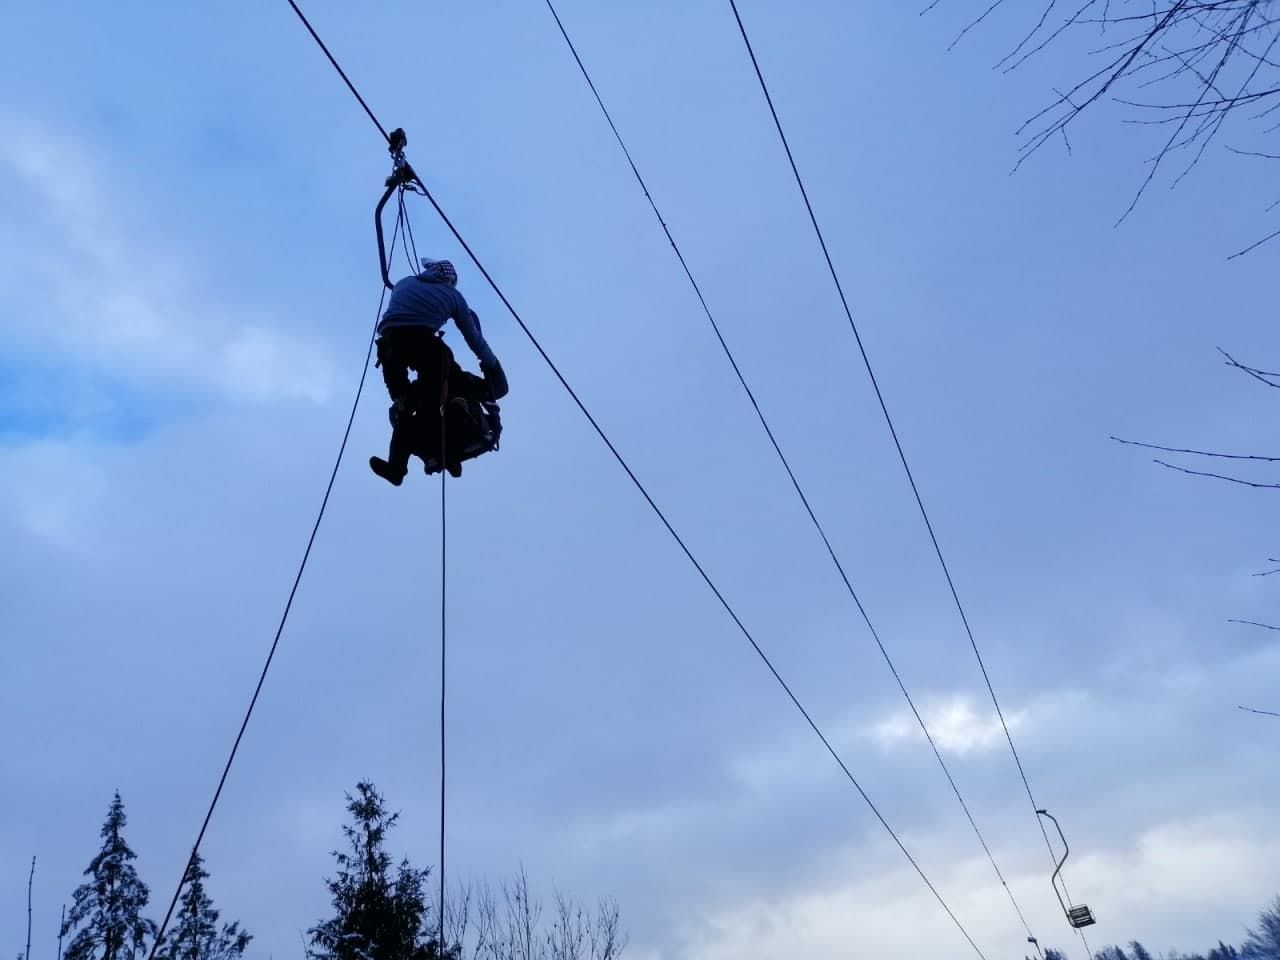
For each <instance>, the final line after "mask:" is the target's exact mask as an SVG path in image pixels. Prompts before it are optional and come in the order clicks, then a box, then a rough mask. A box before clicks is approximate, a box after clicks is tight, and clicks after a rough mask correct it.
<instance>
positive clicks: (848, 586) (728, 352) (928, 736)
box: [545, 0, 1032, 937]
mask: <svg viewBox="0 0 1280 960" xmlns="http://www.w3.org/2000/svg"><path fill="white" fill-rule="evenodd" d="M545 2H546V5H547V9H548V10H549V11H550V12H551V16H552V17H553V18H554V19H555V22H556V26H557V27H559V29H560V35H561V36H562V37H563V38H564V42H565V43H566V44H567V45H568V48H569V52H570V53H571V54H572V55H573V59H574V62H576V63H577V65H578V69H579V71H581V73H582V77H583V79H584V80H585V81H586V83H587V86H588V87H589V88H590V90H591V93H592V95H593V96H594V97H595V100H596V103H597V104H598V105H599V107H600V112H601V113H603V114H604V118H605V120H606V121H607V122H608V124H609V129H610V130H612V131H613V136H614V139H616V140H617V141H618V146H619V147H620V148H621V149H622V152H623V154H624V155H625V156H626V158H627V163H628V164H629V165H630V167H631V172H632V173H633V174H634V175H635V178H636V182H637V183H639V185H640V189H641V190H642V191H643V192H644V197H645V199H646V200H647V201H648V202H649V207H650V209H652V210H653V215H654V217H656V218H657V220H658V224H659V225H660V226H661V227H662V231H663V233H665V234H666V237H667V242H668V243H670V244H671V249H672V251H674V253H675V256H676V259H677V260H678V261H679V262H680V266H681V268H682V269H683V270H684V275H685V276H686V277H687V278H688V280H689V285H690V286H691V287H692V288H693V292H694V294H696V295H697V298H698V302H699V303H700V304H701V305H702V312H703V313H704V314H705V315H706V317H707V321H708V322H709V323H710V324H711V329H712V330H713V331H714V332H715V335H716V339H717V340H718V341H719V343H720V347H721V349H722V350H723V351H724V355H725V358H726V359H727V360H728V361H729V365H730V367H732V368H733V372H734V374H735V375H736V376H737V378H738V383H739V384H741V385H742V389H743V392H744V393H745V394H746V396H747V399H748V400H749V401H750V402H751V407H752V409H753V410H754V411H755V414H756V417H757V418H758V419H759V421H760V426H761V427H762V428H763V429H764V432H765V435H766V436H767V437H768V438H769V443H770V444H771V445H772V447H773V451H774V453H775V454H777V457H778V460H779V461H780V462H781V464H782V467H783V469H784V470H785V471H786V473H787V477H788V478H789V479H790V481H791V486H792V487H793V488H794V489H795V491H796V495H797V496H798V497H799V498H800V502H801V504H803V506H804V510H805V513H807V514H808V515H809V519H810V520H811V521H812V523H813V526H814V528H815V529H816V530H817V532H818V535H819V536H820V537H821V538H822V543H823V546H824V547H826V551H827V554H828V556H830V558H831V562H832V563H833V564H834V565H835V568H836V572H837V573H838V574H839V575H840V579H841V581H843V583H844V586H845V590H846V591H848V594H849V596H850V597H851V598H852V599H853V602H854V604H855V605H856V606H857V608H858V613H860V614H861V615H862V619H863V621H864V622H865V623H866V625H867V629H868V631H870V633H871V636H872V638H873V639H874V640H875V643H876V646H877V647H878V648H879V650H880V655H881V656H882V657H883V658H884V662H885V664H886V665H887V666H888V668H889V672H890V673H892V674H893V679H894V680H895V681H896V682H897V684H898V689H899V690H900V691H901V692H902V696H903V698H904V699H905V700H906V702H907V706H908V707H910V709H911V713H912V715H913V716H914V717H915V719H916V723H917V724H919V726H920V730H921V732H923V734H924V737H925V740H927V741H928V743H929V747H930V749H932V750H933V755H934V757H936V758H937V761H938V764H939V766H941V768H942V772H943V774H944V775H945V776H946V778H947V783H949V784H950V785H951V790H952V792H953V793H954V794H955V797H956V800H957V801H959V803H960V807H961V809H962V810H963V811H964V815H965V817H966V819H967V820H968V821H969V825H970V827H972V828H973V832H974V834H975V835H976V836H977V838H978V843H979V844H981V845H982V849H983V851H984V852H985V853H986V855H987V860H988V861H990V863H991V867H992V869H993V870H994V871H995V874H996V878H997V879H998V880H999V882H1000V885H1001V886H1002V887H1003V888H1004V890H1005V893H1006V894H1008V896H1009V902H1010V903H1011V904H1012V905H1013V909H1014V912H1015V913H1017V915H1018V919H1019V920H1020V921H1021V922H1022V926H1023V927H1024V928H1025V929H1026V931H1027V936H1028V937H1030V936H1032V932H1031V927H1030V925H1029V924H1028V923H1027V919H1026V917H1025V916H1024V915H1023V913H1022V908H1021V907H1020V906H1019V905H1018V901H1017V899H1016V898H1015V897H1014V895H1013V891H1012V889H1010V887H1009V884H1008V883H1007V882H1006V881H1005V878H1004V874H1003V873H1002V872H1001V870H1000V867H999V865H998V864H997V863H996V859H995V855H994V854H993V853H992V852H991V848H990V846H989V845H988V844H987V840H986V838H985V837H984V836H983V834H982V830H981V829H980V828H979V827H978V823H977V821H976V820H975V819H974V816H973V813H972V812H971V811H970V809H969V805H968V803H967V802H966V801H965V799H964V796H963V795H962V794H961V793H960V787H959V786H958V785H957V784H956V781H955V778H954V776H953V775H952V773H951V770H950V768H949V767H948V766H947V762H946V761H945V760H944V759H943V757H942V753H941V751H940V750H939V749H938V746H937V744H936V743H935V742H934V739H933V734H932V733H931V732H930V730H929V727H928V725H927V724H926V723H925V721H924V717H923V716H922V715H921V714H920V711H919V710H918V709H917V708H916V705H915V701H914V700H913V699H912V697H911V694H910V693H909V692H908V691H907V687H906V684H905V683H904V682H903V680H902V677H901V675H900V674H899V673H898V668H897V666H896V665H895V664H894V662H893V658H892V657H891V656H890V655H889V651H888V649H887V648H886V647H885V645H884V643H883V641H882V640H881V639H880V634H879V632H878V631H877V630H876V628H875V626H874V625H873V624H872V622H871V617H870V615H869V614H868V613H867V610H866V608H865V607H864V606H863V603H862V600H861V599H860V598H859V597H858V593H857V591H856V590H855V589H854V587H853V583H852V582H851V581H850V579H849V576H848V574H847V573H846V572H845V569H844V565H843V564H842V563H841V562H840V558H839V556H838V555H837V554H836V551H835V548H834V547H833V546H832V543H831V540H830V538H829V537H828V536H827V532H826V529H825V528H824V527H823V524H822V522H821V521H820V520H819V519H818V516H817V514H816V513H815V511H814V509H813V507H812V505H811V504H810V502H809V497H808V496H807V495H806V494H805V492H804V488H803V487H801V485H800V481H799V479H797V477H796V474H795V471H794V470H793V469H792V467H791V463H790V461H789V460H788V459H787V456H786V454H785V453H783V451H782V447H781V445H780V444H779V442H778V439H777V437H776V436H775V435H774V432H773V428H772V427H771V426H770V425H769V421H768V419H767V418H766V417H765V414H764V411H763V410H762V409H761V407H760V404H759V402H758V401H757V399H756V395H755V392H754V391H753V390H752V389H751V387H750V385H749V384H748V383H747V379H746V376H745V375H744V374H743V372H742V369H741V368H740V367H739V366H738V361H737V358H736V357H735V356H734V354H733V350H732V349H730V347H729V344H728V342H727V341H726V340H725V338H724V334H723V333H722V332H721V329H720V324H719V323H718V322H717V321H716V319H715V316H714V315H713V314H712V312H711V307H710V306H709V305H708V304H707V300H706V297H705V296H703V293H702V288H701V287H700V286H699V285H698V281H697V280H696V279H695V278H694V275H693V271H692V269H691V268H690V267H689V264H688V262H687V261H686V260H685V257H684V254H683V253H682V252H681V250H680V245H679V244H678V243H677V242H676V239H675V237H674V236H672V234H671V230H670V228H669V227H668V226H667V221H666V219H665V218H664V217H663V216H662V212H661V211H660V210H659V209H658V205H657V201H655V200H654V198H653V194H652V192H651V191H650V190H649V186H648V184H647V183H645V180H644V177H643V176H641V174H640V170H639V168H638V167H637V166H636V162H635V159H634V158H633V157H632V155H631V151H630V150H629V149H628V147H627V145H626V142H625V141H624V140H623V139H622V134H621V133H620V132H619V130H618V127H617V124H615V123H614V120H613V117H612V115H611V114H610V113H609V108H608V107H607V106H605V102H604V98H603V97H601V95H600V91H599V90H598V89H596V85H595V82H594V81H593V80H592V79H591V74H590V73H589V72H588V71H587V68H586V65H585V64H584V63H583V61H582V57H581V56H580V55H579V53H578V49H577V47H576V46H575V45H574V42H573V40H572V39H571V38H570V36H569V32H568V30H567V28H566V27H565V25H564V21H563V20H561V19H560V14H559V13H558V12H557V11H556V8H555V4H554V3H553V2H552V0H545Z"/></svg>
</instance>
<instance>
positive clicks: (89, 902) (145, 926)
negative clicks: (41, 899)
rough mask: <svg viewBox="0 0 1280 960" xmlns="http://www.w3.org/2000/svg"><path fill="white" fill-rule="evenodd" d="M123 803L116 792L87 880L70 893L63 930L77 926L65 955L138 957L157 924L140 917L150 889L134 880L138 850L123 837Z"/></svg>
mask: <svg viewBox="0 0 1280 960" xmlns="http://www.w3.org/2000/svg"><path fill="white" fill-rule="evenodd" d="M126 822H127V821H126V818H125V815H124V803H123V802H121V800H120V793H119V791H117V792H116V794H115V796H114V798H113V799H112V801H111V808H110V809H109V810H108V811H107V819H106V821H105V822H104V823H103V824H102V849H101V850H99V851H98V854H97V856H95V857H94V858H93V859H92V860H91V861H90V862H89V866H88V868H87V869H86V870H85V876H87V877H89V878H90V879H89V880H88V881H86V882H85V883H82V884H81V885H80V886H79V887H78V888H77V889H76V892H75V894H74V902H73V903H72V906H71V910H70V912H69V913H68V914H67V918H66V920H65V921H64V922H63V924H62V931H61V935H62V936H66V934H68V933H70V932H71V931H73V930H75V931H77V932H76V934H75V936H74V937H72V938H71V942H70V943H69V944H68V945H67V950H66V953H65V954H63V957H64V960H136V958H137V956H138V955H139V954H140V953H141V952H142V949H143V944H144V943H145V942H146V939H147V937H154V936H155V933H156V925H155V924H154V923H153V922H152V921H150V920H147V919H145V918H144V917H143V916H142V908H143V907H145V906H146V905H147V901H148V900H149V899H150V897H151V894H150V892H149V891H148V890H147V886H146V884H144V883H143V882H142V881H141V880H139V879H138V874H137V871H135V870H134V868H133V864H132V862H131V861H133V860H134V859H135V858H136V854H135V853H134V852H133V851H132V850H130V849H129V845H128V844H127V843H125V840H124V827H125V823H126Z"/></svg>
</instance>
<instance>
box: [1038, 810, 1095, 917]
mask: <svg viewBox="0 0 1280 960" xmlns="http://www.w3.org/2000/svg"><path fill="white" fill-rule="evenodd" d="M1036 815H1037V816H1041V817H1048V818H1049V819H1050V820H1052V821H1053V825H1054V827H1056V828H1057V830H1058V837H1059V839H1061V840H1062V859H1061V860H1059V861H1058V865H1057V866H1056V867H1055V868H1054V870H1053V876H1052V877H1051V878H1050V879H1049V882H1050V884H1052V885H1053V893H1054V896H1056V897H1057V898H1058V904H1059V905H1060V906H1061V907H1062V912H1063V913H1064V914H1065V915H1066V918H1067V923H1068V924H1070V925H1071V926H1072V927H1074V928H1076V929H1079V928H1080V927H1087V926H1089V925H1090V924H1092V923H1094V922H1096V921H1095V920H1094V918H1093V911H1092V910H1090V909H1089V908H1088V907H1087V906H1085V905H1084V904H1083V903H1082V904H1080V905H1078V906H1075V905H1073V904H1072V903H1071V900H1070V897H1068V898H1066V899H1064V898H1063V896H1062V892H1061V890H1059V888H1058V884H1059V876H1058V875H1059V874H1060V873H1061V872H1062V866H1063V864H1065V863H1066V862H1067V857H1069V856H1070V855H1071V847H1070V846H1069V845H1068V844H1067V835H1066V834H1065V833H1063V832H1062V824H1060V823H1058V818H1057V817H1055V816H1054V815H1053V814H1052V813H1050V812H1049V811H1048V810H1042V809H1040V810H1036ZM1063 889H1065V886H1064V887H1063Z"/></svg>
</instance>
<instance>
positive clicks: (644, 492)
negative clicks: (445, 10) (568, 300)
mask: <svg viewBox="0 0 1280 960" xmlns="http://www.w3.org/2000/svg"><path fill="white" fill-rule="evenodd" d="M287 2H288V3H289V5H290V6H291V7H293V8H294V10H295V12H297V13H298V16H299V17H300V18H302V20H303V22H304V24H305V23H306V19H305V17H303V16H302V12H301V11H300V10H299V9H298V6H297V4H296V3H295V2H294V0H287ZM307 26H308V30H309V32H310V33H311V35H312V37H313V38H314V39H315V40H316V42H317V43H318V44H320V46H321V49H322V50H324V52H325V53H326V55H328V56H329V58H330V60H331V62H334V66H335V68H337V63H336V61H333V57H332V54H329V53H328V49H327V48H326V47H324V45H323V43H321V42H320V39H319V37H318V36H316V34H315V31H314V30H311V29H310V25H309V24H307ZM339 72H340V73H341V70H339ZM342 76H343V79H346V74H345V73H342ZM347 83H348V86H351V83H350V81H349V80H348V81H347ZM351 89H352V93H353V94H355V96H356V98H357V100H359V101H360V103H361V105H362V106H364V107H365V110H366V112H368V113H369V115H370V118H371V119H372V120H373V121H374V124H375V126H377V127H378V129H379V131H380V132H383V128H382V125H381V124H380V123H378V121H377V118H376V117H375V116H374V115H373V114H372V112H371V111H369V109H368V106H367V105H366V104H365V101H364V99H363V98H362V97H360V96H359V94H358V93H356V91H355V88H354V87H353V86H352V87H351ZM385 136H386V135H385V133H384V137H385ZM387 139H388V141H390V138H389V137H388V138H387ZM413 181H414V183H416V184H417V187H418V189H419V192H421V193H422V195H423V196H424V197H425V198H426V199H427V202H428V203H430V204H431V206H432V208H433V209H434V210H435V211H436V214H437V215H438V216H439V217H440V220H441V221H442V222H443V223H444V225H445V226H446V227H447V228H448V230H449V232H450V233H451V234H452V235H453V237H454V239H455V240H456V241H457V242H458V245H459V246H461V247H462V249H463V251H464V252H465V253H466V254H467V257H468V258H469V259H470V260H471V262H472V264H474V266H475V267H476V269H477V270H479V271H480V274H481V275H482V276H483V277H484V279H485V282H486V283H488V285H489V287H490V288H491V289H492V290H493V292H494V295H495V296H497V297H498V299H499V300H500V301H501V302H502V305H503V306H504V307H505V308H506V309H507V312H508V313H510V314H511V317H512V319H514V320H515V322H516V324H517V325H518V326H519V327H520V329H521V331H522V332H523V333H524V335H525V337H526V338H527V339H528V340H529V342H530V344H532V346H533V348H534V349H535V350H536V351H537V352H538V354H539V356H541V357H542V359H543V361H544V362H545V363H546V364H547V366H548V368H549V369H550V370H551V372H552V374H553V375H554V376H555V378H556V379H557V380H558V381H559V382H560V385H561V386H562V387H564V389H565V392H566V393H568V394H569V397H570V399H572V400H573V402H574V405H575V406H577V408H578V410H579V411H580V412H581V413H582V415H583V416H584V417H585V418H586V419H587V422H588V423H589V424H590V425H591V427H592V429H593V430H594V431H595V432H596V435H597V436H599V437H600V439H601V441H602V442H603V443H604V445H605V446H606V447H607V448H608V450H609V452H610V453H611V454H612V455H613V458H614V460H616V461H617V463H618V465H619V466H620V467H621V468H622V470H623V472H625V473H626V475H627V477H628V479H630V481H631V483H632V485H634V486H635V488H636V490H637V491H638V492H639V493H640V495H641V496H642V497H643V498H644V500H645V502H646V503H648V505H649V508H650V509H651V510H652V511H653V513H654V514H655V515H656V516H657V518H658V520H659V521H660V522H661V523H662V525H663V526H664V527H665V528H666V530H667V532H668V533H669V534H670V535H671V538H672V539H673V540H675V542H676V545H677V546H679V548H680V550H681V552H683V553H684V555H685V557H686V558H687V559H688V560H689V562H690V564H692V565H693V568H694V569H695V570H696V571H697V573H698V575H699V576H700V577H701V578H702V581H703V582H704V583H705V584H706V585H707V587H708V589H710V590H711V592H712V594H713V595H714V596H715V598H716V600H717V601H718V602H719V603H720V605H721V607H723V608H724V610H725V612H726V613H727V614H728V615H729V617H730V619H732V620H733V622H734V625H735V626H737V628H738V630H739V632H741V633H742V635H743V637H744V638H745V639H746V640H747V642H748V643H749V644H750V646H751V648H752V649H753V650H754V651H755V653H756V655H757V656H758V657H759V658H760V660H761V661H762V662H763V663H764V665H765V667H766V668H767V669H768V671H769V672H770V674H772V676H773V678H774V679H775V680H776V681H777V682H778V685H779V686H781V687H782V689H783V692H785V693H786V695H787V698H788V699H789V700H790V701H791V703H792V705H793V706H794V707H795V708H796V709H797V710H798V711H799V712H800V715H801V716H802V717H803V718H804V720H805V722H806V723H807V724H808V725H809V728H810V729H811V730H812V731H813V732H814V734H815V735H816V736H817V737H818V739H819V741H821V743H822V745H823V747H824V748H825V749H826V751H827V753H828V754H830V756H831V758H832V759H833V760H834V761H835V763H836V765H837V766H838V767H839V768H840V770H841V772H842V773H843V774H844V776H845V778H846V779H847V780H848V781H849V783H850V784H851V785H852V786H853V788H854V789H855V790H856V791H857V793H858V795H859V796H860V797H861V798H862V800H863V801H864V802H865V803H866V804H867V806H868V808H869V809H870V810H871V812H872V813H873V814H874V815H875V817H876V819H877V820H878V821H879V822H880V825H881V826H882V827H883V828H884V829H885V831H886V832H887V833H888V834H889V835H890V837H892V838H893V841H894V843H895V844H896V845H897V847H898V849H899V851H901V853H902V854H903V856H905V857H906V858H907V861H908V862H909V863H910V864H911V866H912V867H913V868H914V869H915V871H916V873H917V874H918V875H919V877H920V879H921V880H922V881H923V883H924V884H925V886H926V887H927V888H928V889H929V892H930V893H931V894H933V897H934V899H936V900H937V901H938V903H939V905H940V906H941V907H942V909H943V910H944V911H945V913H946V914H947V916H948V917H949V918H950V919H951V921H952V923H953V924H954V925H955V926H956V928H957V929H959V931H960V933H961V934H962V935H963V936H964V939H965V940H966V941H967V942H968V944H969V946H970V947H972V948H973V951H974V952H975V953H976V954H977V955H978V956H979V957H980V958H982V960H986V955H985V954H984V953H983V952H982V950H981V949H980V948H979V947H978V945H977V943H976V942H974V940H973V937H972V936H971V935H970V934H969V931H968V930H967V929H966V928H965V926H964V924H962V923H961V922H960V919H959V918H958V917H957V916H956V914H955V913H954V911H952V909H951V907H950V905H949V904H948V903H947V902H946V900H945V899H944V898H943V896H942V894H941V893H939V891H938V889H937V888H936V887H935V886H934V885H933V882H932V881H931V880H930V879H929V877H928V875H927V874H926V873H925V872H924V869H923V868H922V867H921V866H920V864H919V862H918V861H917V860H916V859H915V857H914V856H913V855H912V853H911V851H910V850H908V849H907V847H906V845H905V844H904V843H903V841H902V839H901V838H900V837H899V836H898V834H897V832H896V831H895V830H894V829H893V827H892V826H891V825H890V824H889V822H888V820H886V819H885V817H884V814H883V813H881V812H880V808H879V807H877V806H876V804H875V802H874V801H873V800H872V799H871V797H870V795H869V794H868V793H867V792H866V791H865V790H864V789H863V787H862V785H861V784H860V783H859V782H858V780H857V778H856V777H854V775H853V772H852V771H851V770H850V769H849V767H848V766H847V765H846V764H845V762H844V760H843V759H842V758H841V757H840V754H839V753H838V752H837V751H836V749H835V747H833V746H832V745H831V741H830V740H828V739H827V736H826V734H824V733H823V732H822V729H821V728H820V727H819V726H818V724H817V722H816V721H815V720H814V719H813V717H812V716H811V715H810V713H809V711H808V710H807V709H806V708H805V706H804V704H802V703H801V702H800V699H799V698H798V697H797V696H796V694H795V693H794V692H793V691H792V689H791V687H790V686H789V685H788V684H787V682H786V681H785V680H784V679H783V678H782V675H781V674H780V673H779V672H778V670H777V668H776V667H775V666H774V665H773V661H772V660H770V659H769V656H768V654H766V653H765V651H764V649H763V648H762V647H761V646H760V644H759V643H758V642H757V641H756V639H755V637H754V636H753V635H752V634H751V631H750V630H748V629H747V626H746V624H744V623H743V621H742V619H741V618H740V617H739V616H738V613H737V611H735V610H734V608H733V606H732V605H731V604H730V603H729V601H728V599H727V598H726V597H725V596H724V594H723V593H721V591H720V588H719V587H718V586H716V584H715V581H714V580H712V579H711V576H710V574H708V573H707V571H706V569H705V568H704V567H703V566H702V564H701V562H700V561H699V560H698V559H697V557H696V556H695V555H694V553H693V551H692V550H691V549H690V548H689V546H688V545H687V544H686V543H685V541H684V539H683V538H682V537H681V536H680V534H679V533H678V532H677V531H676V529H675V527H674V526H673V525H672V523H671V521H670V520H669V519H668V518H667V516H666V514H665V513H664V512H663V510H662V508H661V507H659V506H658V504H657V502H656V501H655V500H654V499H653V497H652V495H650V493H649V491H648V489H647V488H646V487H645V485H644V484H643V483H642V482H641V480H640V478H639V477H638V476H637V475H636V474H635V472H634V471H633V470H632V468H631V465H630V464H629V463H628V462H627V460H626V459H625V458H624V457H623V456H622V454H621V452H619V450H618V448H617V447H616V446H615V445H614V443H613V441H612V440H610V439H609V435H608V434H607V433H605V431H604V428H603V427H601V426H600V423H599V421H597V420H596V418H595V416H594V415H593V414H592V413H591V411H590V409H589V408H588V407H587V405H586V404H585V403H584V402H583V400H582V399H581V397H579V396H578V394H577V392H576V391H575V390H574V389H573V387H572V386H571V385H570V384H569V381H568V380H567V379H566V378H565V376H564V374H563V373H562V372H561V371H560V368H559V367H558V366H557V365H556V363H555V361H553V360H552V359H551V357H550V355H549V354H548V353H547V352H546V350H545V349H544V348H543V346H542V344H541V342H540V341H539V340H538V338H537V337H536V336H535V335H534V333H533V331H532V330H531V329H530V328H529V326H528V325H527V324H526V323H525V321H524V319H523V318H522V317H521V316H520V313H519V311H517V310H516V308H515V306H514V305H513V304H512V303H511V301H510V300H508V299H507V296H506V294H505V293H503V291H502V288H501V287H500V286H499V285H498V283H497V282H496V281H495V280H494V279H493V276H492V275H491V274H490V273H489V271H488V270H487V269H486V268H485V266H484V264H483V263H482V262H481V261H480V259H479V257H478V256H477V255H476V253H475V251H473V250H472V248H471V246H470V244H468V243H467V241H466V239H465V238H464V237H463V236H462V234H461V233H460V232H459V231H458V228H457V227H456V226H454V224H453V221H452V220H450V218H449V216H448V214H446V213H445V211H444V209H443V208H442V207H441V206H440V204H439V203H438V202H437V201H436V199H435V196H434V195H433V194H432V193H431V190H430V189H429V188H428V187H427V186H426V184H425V183H423V181H422V179H421V178H420V177H418V175H417V174H416V173H415V174H413Z"/></svg>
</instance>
